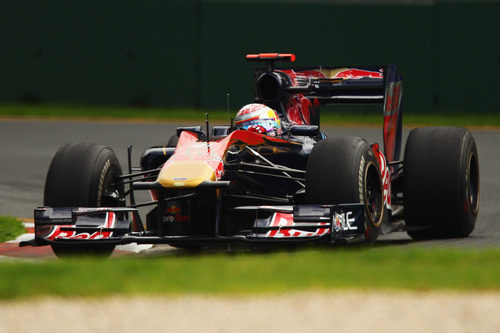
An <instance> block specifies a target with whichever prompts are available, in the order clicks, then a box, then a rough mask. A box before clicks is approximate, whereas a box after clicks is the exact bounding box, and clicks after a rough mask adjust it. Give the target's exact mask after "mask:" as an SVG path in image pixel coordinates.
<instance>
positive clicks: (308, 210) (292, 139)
mask: <svg viewBox="0 0 500 333" xmlns="http://www.w3.org/2000/svg"><path fill="white" fill-rule="evenodd" d="M246 59H247V60H248V61H255V62H260V63H262V64H263V66H262V67H259V68H257V69H255V101H254V103H250V104H248V105H246V106H244V107H243V108H242V109H241V110H240V111H239V112H238V113H237V115H236V118H235V119H234V121H231V124H230V125H227V126H213V127H212V128H210V126H209V123H208V117H207V120H206V126H204V127H205V128H203V127H202V126H192V127H179V128H177V133H176V134H175V135H173V136H172V137H171V138H170V140H169V141H168V143H167V144H166V145H162V146H154V147H151V148H149V149H147V150H146V151H145V152H144V153H143V155H142V157H141V161H140V168H138V167H135V168H134V167H132V166H131V161H130V160H131V158H130V156H131V147H129V150H128V151H129V161H128V170H127V171H126V172H123V171H122V168H121V167H120V164H119V162H118V160H117V158H116V156H115V154H114V152H113V151H112V150H111V149H110V148H108V147H105V146H102V145H98V144H89V143H75V144H68V145H65V146H63V147H62V148H60V149H59V151H58V152H57V153H56V155H55V156H54V158H53V160H52V163H51V165H50V168H49V171H48V174H47V179H46V184H45V193H44V206H43V207H39V208H37V209H35V239H34V240H33V241H30V242H25V243H22V244H21V245H33V246H41V245H51V246H52V248H53V250H54V251H55V253H56V254H57V255H65V254H73V253H88V252H94V253H99V254H110V253H111V252H112V251H113V249H114V247H115V246H116V245H118V244H127V243H142V244H144V243H152V244H155V243H165V244H170V245H173V246H176V247H181V248H186V249H195V248H200V247H202V246H210V245H212V246H215V245H217V244H221V245H223V246H228V245H229V244H235V243H239V244H244V243H249V244H255V245H262V244H272V245H276V244H289V243H310V242H317V243H336V242H351V241H366V242H373V241H375V240H376V239H377V237H378V235H379V234H385V233H389V232H393V231H402V230H404V231H406V232H408V233H409V234H410V235H411V236H412V237H413V238H416V239H422V238H440V237H466V236H468V235H469V234H470V233H471V232H472V230H473V228H474V224H475V220H476V216H477V213H478V207H479V165H478V163H479V162H478V155H477V149H476V145H475V142H474V139H473V138H472V135H471V134H470V132H469V131H468V130H466V129H464V128H452V127H427V128H418V129H415V130H413V131H412V132H411V133H410V135H409V137H408V139H407V142H406V147H405V153H404V157H403V158H401V156H400V152H401V145H402V139H401V137H402V112H401V97H402V80H401V77H400V76H399V75H398V74H397V73H396V67H395V66H374V67H328V66H316V67H302V68H299V67H293V68H291V67H285V68H281V67H275V63H276V62H278V61H280V62H293V61H294V60H295V56H294V55H293V54H278V53H261V54H251V55H247V56H246ZM327 103H380V104H381V105H382V109H383V142H382V143H380V144H379V143H373V142H371V143H369V142H367V141H366V140H364V139H363V138H359V137H333V138H326V137H325V135H324V134H323V133H322V132H321V130H320V127H319V120H320V113H319V110H320V106H321V105H323V104H327ZM138 191H147V192H148V193H149V194H150V198H151V199H150V200H148V201H146V202H137V201H136V194H137V192H138ZM139 210H140V211H141V213H139Z"/></svg>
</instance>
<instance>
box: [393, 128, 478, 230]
mask: <svg viewBox="0 0 500 333" xmlns="http://www.w3.org/2000/svg"><path fill="white" fill-rule="evenodd" d="M403 193H404V208H405V221H406V225H407V226H408V229H409V230H408V234H409V235H410V236H411V237H412V238H414V239H431V238H451V237H467V236H468V235H469V234H470V233H471V232H472V230H474V226H475V223H476V218H477V214H478V211H479V157H478V154H477V147H476V143H475V141H474V138H473V137H472V134H471V133H470V131H469V130H467V129H465V128H460V127H423V128H417V129H414V130H412V131H411V133H410V135H409V136H408V139H407V141H406V148H405V156H404V179H403Z"/></svg>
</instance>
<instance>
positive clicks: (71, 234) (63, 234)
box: [45, 212, 116, 240]
mask: <svg viewBox="0 0 500 333" xmlns="http://www.w3.org/2000/svg"><path fill="white" fill-rule="evenodd" d="M105 219H106V222H105V223H104V225H103V226H102V227H101V228H100V229H99V230H97V231H95V232H93V233H88V232H80V233H79V232H77V231H76V230H62V229H65V228H73V227H74V225H60V226H55V227H54V228H53V229H52V231H51V233H50V234H49V235H48V236H46V237H45V238H46V239H48V240H60V239H105V238H110V237H111V236H112V235H113V232H112V231H102V229H110V228H114V226H115V224H116V214H115V213H113V212H108V213H106V217H105Z"/></svg>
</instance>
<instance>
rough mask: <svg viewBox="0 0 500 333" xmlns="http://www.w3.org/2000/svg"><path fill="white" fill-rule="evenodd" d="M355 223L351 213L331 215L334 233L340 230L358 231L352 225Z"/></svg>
mask: <svg viewBox="0 0 500 333" xmlns="http://www.w3.org/2000/svg"><path fill="white" fill-rule="evenodd" d="M354 222H356V219H355V218H354V217H353V216H352V212H351V211H347V212H345V213H341V214H338V213H335V214H334V215H333V223H334V226H335V231H336V232H339V231H341V230H345V231H348V230H358V227H357V226H355V225H352V223H354Z"/></svg>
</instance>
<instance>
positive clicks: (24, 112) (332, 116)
mask: <svg viewBox="0 0 500 333" xmlns="http://www.w3.org/2000/svg"><path fill="white" fill-rule="evenodd" d="M344 108H347V107H344ZM337 110H338V109H337ZM369 110H370V112H360V111H359V110H356V109H352V110H351V111H347V110H342V109H341V111H333V110H332V108H325V110H324V111H322V113H321V122H322V124H323V125H347V126H349V125H375V126H381V124H382V117H381V114H379V112H378V108H377V109H374V108H370V109H369ZM375 110H376V111H375ZM205 112H208V113H209V115H210V119H211V121H215V122H218V123H229V119H230V117H234V115H235V113H236V111H235V110H232V111H230V112H229V114H228V113H227V111H225V110H210V111H202V110H192V109H162V108H134V107H97V106H83V105H45V104H0V117H21V118H62V119H71V118H77V119H97V120H99V119H101V120H102V119H112V120H132V119H143V120H159V121H189V122H193V123H196V124H203V123H204V120H205ZM404 124H405V125H407V126H415V125H433V126H475V127H500V113H453V112H446V113H428V112H427V113H426V112H423V113H418V114H417V113H405V114H404Z"/></svg>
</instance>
